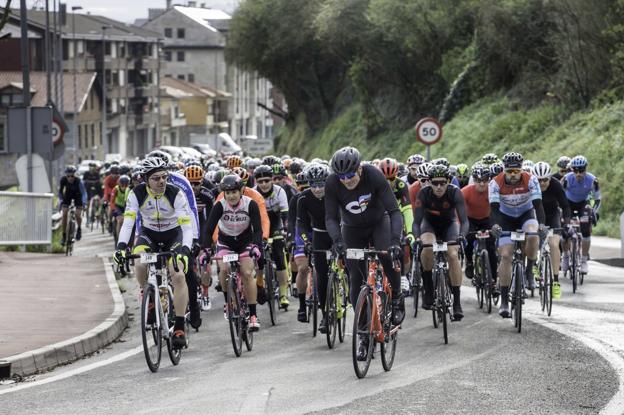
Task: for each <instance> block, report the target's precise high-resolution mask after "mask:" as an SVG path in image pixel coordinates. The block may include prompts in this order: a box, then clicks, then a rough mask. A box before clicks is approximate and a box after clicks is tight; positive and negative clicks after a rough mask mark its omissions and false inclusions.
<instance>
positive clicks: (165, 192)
mask: <svg viewBox="0 0 624 415" xmlns="http://www.w3.org/2000/svg"><path fill="white" fill-rule="evenodd" d="M142 168H143V170H142V172H143V175H144V177H145V179H146V180H145V183H142V184H140V185H138V186H137V187H135V188H134V189H133V190H131V191H130V194H129V195H128V201H127V202H126V211H125V212H124V221H123V225H122V227H121V232H120V233H119V242H118V243H117V251H116V252H115V254H114V257H113V258H114V260H115V262H117V263H118V264H121V263H122V262H123V261H124V258H125V256H126V250H127V247H128V242H129V239H130V235H131V233H132V227H133V225H134V223H135V221H136V220H137V215H138V214H139V213H140V214H141V218H140V222H141V227H140V231H139V232H138V235H139V236H138V238H137V241H136V244H135V248H134V249H133V253H138V252H145V251H148V250H149V251H154V252H155V251H157V250H158V244H159V243H162V244H164V247H163V248H164V250H166V251H169V250H171V251H174V252H176V259H177V262H178V266H179V267H180V269H179V271H178V272H176V271H175V269H174V268H173V264H172V261H169V262H168V269H169V275H170V276H171V281H172V283H173V288H174V291H175V296H174V300H173V304H174V307H175V312H176V317H175V324H174V327H173V330H174V331H173V345H174V347H176V348H181V347H184V346H185V345H186V334H185V333H184V315H185V314H186V307H187V304H188V299H189V298H188V294H189V291H188V288H187V286H186V280H185V277H184V274H185V273H186V270H187V268H189V266H188V265H189V257H190V255H191V245H192V243H193V229H192V227H191V222H192V218H191V217H190V216H189V208H188V202H187V199H186V196H184V193H183V192H182V190H180V188H179V187H177V186H174V185H172V184H170V183H167V176H168V173H167V164H166V163H165V162H164V161H163V160H162V159H159V158H156V157H148V158H146V159H145V160H144V161H143V163H142ZM135 274H136V276H137V280H138V281H139V284H140V286H141V287H143V286H145V283H146V282H147V265H145V264H141V263H139V262H138V261H137V262H136V263H135Z"/></svg>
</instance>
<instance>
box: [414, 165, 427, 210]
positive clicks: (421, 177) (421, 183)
mask: <svg viewBox="0 0 624 415" xmlns="http://www.w3.org/2000/svg"><path fill="white" fill-rule="evenodd" d="M429 167H431V164H430V163H423V164H421V165H420V166H418V171H417V173H416V174H417V175H418V180H417V181H415V182H414V183H412V184H411V185H410V187H409V197H410V203H411V204H412V210H414V209H415V208H416V198H417V197H418V193H419V192H420V189H422V188H423V187H425V186H427V185H429Z"/></svg>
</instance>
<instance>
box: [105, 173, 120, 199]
mask: <svg viewBox="0 0 624 415" xmlns="http://www.w3.org/2000/svg"><path fill="white" fill-rule="evenodd" d="M117 180H118V177H113V175H112V174H111V175H109V176H106V177H105V178H104V200H105V201H107V202H108V203H109V205H110V204H111V196H112V194H113V189H114V188H115V186H117Z"/></svg>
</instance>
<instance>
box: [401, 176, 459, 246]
mask: <svg viewBox="0 0 624 415" xmlns="http://www.w3.org/2000/svg"><path fill="white" fill-rule="evenodd" d="M458 217H459V221H460V222H461V229H460V234H461V235H464V236H466V234H467V233H468V226H469V224H468V218H467V216H466V206H465V204H464V196H463V195H462V192H461V190H460V189H459V188H457V187H456V186H453V185H452V184H449V185H448V186H447V188H446V192H445V193H444V194H443V195H442V196H441V197H437V196H436V195H435V194H434V193H433V187H431V186H426V187H423V188H422V189H420V192H419V193H418V198H417V199H416V206H415V208H414V225H413V226H412V231H413V233H414V236H416V237H419V236H420V235H421V224H422V221H423V219H425V220H426V221H427V222H429V223H430V224H431V225H433V226H434V227H445V226H449V225H451V224H452V223H454V222H455V221H456V220H457V218H458Z"/></svg>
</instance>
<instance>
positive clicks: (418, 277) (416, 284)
mask: <svg viewBox="0 0 624 415" xmlns="http://www.w3.org/2000/svg"><path fill="white" fill-rule="evenodd" d="M413 262H414V265H413V267H412V270H413V272H412V295H413V297H414V318H416V317H418V306H419V304H418V303H419V300H420V293H421V289H420V286H421V284H422V274H421V272H420V262H418V261H416V259H415V258H414V261H413Z"/></svg>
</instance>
